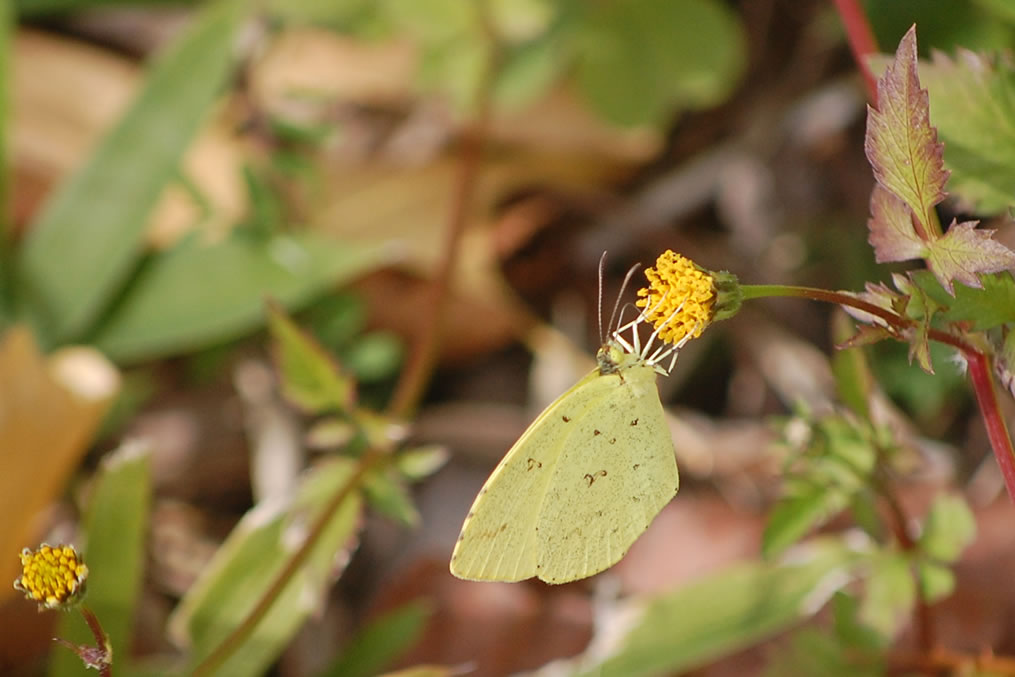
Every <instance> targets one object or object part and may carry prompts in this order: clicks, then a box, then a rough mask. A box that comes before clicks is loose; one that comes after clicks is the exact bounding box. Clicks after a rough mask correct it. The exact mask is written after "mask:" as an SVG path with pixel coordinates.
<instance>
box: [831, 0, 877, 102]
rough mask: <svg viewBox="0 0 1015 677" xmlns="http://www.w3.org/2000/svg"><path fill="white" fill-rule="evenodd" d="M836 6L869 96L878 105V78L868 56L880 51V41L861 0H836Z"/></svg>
mask: <svg viewBox="0 0 1015 677" xmlns="http://www.w3.org/2000/svg"><path fill="white" fill-rule="evenodd" d="M835 8H836V9H837V10H839V17H840V18H841V19H842V25H843V28H845V29H846V37H847V38H848V39H849V49H850V50H851V51H852V52H853V60H854V61H856V65H857V67H858V68H859V69H860V73H861V74H862V75H863V81H864V84H865V85H866V86H867V97H868V98H869V99H870V102H871V104H873V105H875V106H876V105H878V85H877V79H876V78H875V77H874V74H873V73H871V69H870V66H869V65H868V63H867V57H869V56H870V55H872V54H877V53H878V43H877V40H875V39H874V33H873V32H872V31H871V26H870V22H869V21H867V14H866V12H864V10H863V7H862V6H861V4H860V2H859V0H835Z"/></svg>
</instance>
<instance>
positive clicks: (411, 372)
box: [388, 3, 496, 418]
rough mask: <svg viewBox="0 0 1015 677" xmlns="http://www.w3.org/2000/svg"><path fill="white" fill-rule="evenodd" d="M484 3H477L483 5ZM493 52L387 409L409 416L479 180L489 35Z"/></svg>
mask: <svg viewBox="0 0 1015 677" xmlns="http://www.w3.org/2000/svg"><path fill="white" fill-rule="evenodd" d="M481 4H482V3H480V5H481ZM490 44H491V48H490V49H491V54H490V56H489V62H490V63H488V65H487V70H486V73H485V76H484V77H483V79H482V81H481V83H480V87H479V91H478V92H477V95H476V96H477V103H476V111H477V112H476V117H475V120H474V121H473V123H472V124H471V125H469V127H468V128H467V129H466V130H465V132H464V134H463V137H462V145H461V150H460V154H459V165H458V176H457V179H456V182H455V189H454V194H453V196H452V202H451V212H450V215H449V217H448V228H447V231H446V232H445V234H444V247H443V251H442V254H441V261H440V264H439V266H438V268H437V272H436V274H435V276H434V279H433V281H432V282H431V284H430V288H429V295H428V297H427V299H426V303H425V308H424V310H423V311H422V312H421V313H420V314H419V318H420V326H421V330H420V333H419V335H418V336H419V338H418V341H417V343H416V345H415V347H414V349H413V351H412V353H411V356H410V358H409V361H408V364H406V367H405V370H404V371H403V372H402V376H401V378H400V380H399V382H398V386H397V387H396V389H395V394H394V396H393V397H392V398H391V403H390V405H389V407H388V413H389V414H391V415H393V416H395V417H398V418H407V417H408V416H410V415H411V413H412V411H413V410H414V409H415V408H416V406H417V405H418V404H419V401H420V399H421V398H422V396H423V390H424V389H425V388H426V385H427V384H428V383H429V382H430V376H431V374H432V373H433V370H434V367H435V365H436V362H437V355H438V350H439V348H440V343H441V338H442V335H443V331H444V311H445V309H446V307H447V303H448V295H449V293H450V290H451V280H452V277H453V276H454V271H455V266H456V265H457V263H458V251H459V249H460V245H461V241H462V236H463V235H464V233H465V229H466V226H467V225H468V219H469V213H470V211H471V209H472V205H473V201H474V199H475V194H476V187H477V185H478V184H479V174H480V167H481V165H482V159H483V149H484V147H485V145H486V137H487V128H488V126H489V119H490V108H491V95H492V90H493V77H492V73H493V69H494V61H495V56H494V52H495V49H496V48H495V47H494V46H493V45H494V44H495V43H493V42H492V41H491V43H490Z"/></svg>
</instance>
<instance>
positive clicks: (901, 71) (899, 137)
mask: <svg viewBox="0 0 1015 677" xmlns="http://www.w3.org/2000/svg"><path fill="white" fill-rule="evenodd" d="M864 150H865V151H866V153H867V159H868V160H869V161H870V163H871V167H872V168H873V169H874V178H875V179H877V182H878V183H879V184H881V185H882V186H884V188H885V189H886V190H888V191H890V192H891V193H893V194H894V195H895V196H897V197H898V198H899V199H901V200H902V201H903V202H904V203H906V205H907V206H908V207H909V208H910V209H911V210H912V212H913V214H914V215H916V218H917V220H918V221H919V223H920V224H921V226H922V227H923V229H924V230H923V232H921V233H920V239H922V240H925V241H926V240H927V239H929V237H930V234H931V232H930V231H929V230H928V227H927V224H929V223H930V219H929V214H930V209H931V208H932V207H933V206H934V205H936V204H937V203H939V202H941V201H942V200H943V199H944V198H945V182H946V181H947V180H948V173H947V172H946V171H945V170H944V164H943V160H942V150H941V144H940V143H939V142H938V140H937V131H936V130H935V129H934V128H933V127H931V125H930V111H929V103H928V97H927V91H926V90H924V89H921V88H920V78H919V75H918V74H917V63H916V26H913V27H912V28H910V29H909V31H908V32H907V33H906V35H905V36H903V38H902V40H901V41H900V42H899V47H898V50H896V52H895V59H894V60H893V61H892V62H891V63H890V64H889V65H888V67H887V68H886V69H885V72H884V74H882V76H881V77H880V78H878V103H877V108H873V107H870V106H868V108H867V135H866V139H865V140H864Z"/></svg>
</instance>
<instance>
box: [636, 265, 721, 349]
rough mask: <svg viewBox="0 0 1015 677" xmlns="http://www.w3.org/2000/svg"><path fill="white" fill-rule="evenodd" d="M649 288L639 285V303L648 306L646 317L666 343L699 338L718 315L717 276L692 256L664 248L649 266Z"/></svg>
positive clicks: (647, 275)
mask: <svg viewBox="0 0 1015 677" xmlns="http://www.w3.org/2000/svg"><path fill="white" fill-rule="evenodd" d="M645 277H647V278H648V281H649V287H648V289H639V290H638V296H639V297H640V298H639V299H638V300H637V301H635V305H637V306H638V307H639V308H644V309H645V313H644V315H645V319H646V320H648V321H649V322H651V323H652V325H653V326H654V327H655V328H656V329H657V330H658V332H659V334H658V336H659V338H660V339H662V340H663V341H665V342H666V343H671V344H675V343H679V342H680V341H681V340H682V339H684V338H685V337H688V338H697V337H699V336H701V332H703V331H705V327H707V326H708V325H709V324H710V323H711V322H712V318H713V316H714V314H715V313H714V308H715V303H716V295H717V293H716V286H715V277H714V276H713V275H712V273H710V272H708V271H706V270H702V269H701V268H698V267H697V266H696V265H694V264H693V263H692V262H691V261H690V259H687V258H685V257H683V256H681V255H680V254H676V253H674V252H672V251H670V250H666V251H665V252H663V253H662V254H661V255H660V256H659V258H658V259H656V265H655V267H653V268H648V269H646V270H645Z"/></svg>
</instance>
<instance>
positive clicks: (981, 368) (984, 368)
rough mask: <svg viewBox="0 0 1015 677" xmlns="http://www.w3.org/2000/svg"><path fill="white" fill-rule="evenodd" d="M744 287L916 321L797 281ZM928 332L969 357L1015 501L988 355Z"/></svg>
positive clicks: (753, 294)
mask: <svg viewBox="0 0 1015 677" xmlns="http://www.w3.org/2000/svg"><path fill="white" fill-rule="evenodd" d="M741 289H742V290H743V292H744V299H745V300H747V299H751V298H761V297H766V296H793V297H797V298H806V299H813V300H816V301H825V302H827V303H835V304H837V305H841V306H849V307H851V308H856V309H857V310H862V311H864V312H865V313H868V314H870V315H875V316H877V317H880V318H881V319H883V320H884V321H885V322H886V323H888V324H889V325H891V326H892V327H893V328H895V329H896V330H898V331H903V330H906V329H911V328H912V327H914V326H915V324H916V323H915V322H914V321H913V320H910V319H909V318H906V317H901V316H900V315H897V314H895V313H893V312H892V311H890V310H887V309H885V308H880V307H878V306H875V305H874V304H872V303H869V302H867V301H863V300H861V299H858V298H856V297H855V296H853V295H851V294H847V293H846V292H838V291H829V290H827V289H815V288H813V287H796V286H793V285H742V287H741ZM927 336H928V337H929V338H930V339H931V340H932V341H937V342H938V343H944V344H947V345H950V346H952V347H953V348H956V349H958V350H959V351H961V352H962V354H963V356H964V357H965V358H966V363H967V364H968V365H969V377H970V380H971V381H972V384H973V392H974V393H975V394H976V402H977V404H978V405H979V407H980V414H981V415H982V416H983V422H984V425H985V426H986V428H987V438H988V439H989V440H990V446H991V448H992V449H993V451H994V457H995V458H996V459H997V465H998V467H1000V469H1001V474H1002V476H1003V477H1004V484H1005V488H1006V489H1007V490H1008V497H1009V498H1010V499H1011V500H1012V502H1015V446H1013V445H1012V440H1011V436H1010V435H1009V434H1008V428H1007V426H1006V425H1005V422H1004V417H1003V416H1002V414H1001V406H1000V403H999V402H998V401H997V394H996V393H995V391H994V378H993V376H992V374H991V370H990V361H989V360H988V358H987V355H985V354H984V353H983V352H982V351H981V350H979V349H978V348H976V347H975V346H974V345H972V344H971V343H969V342H968V341H966V340H964V339H962V338H960V337H958V336H954V335H952V334H949V333H948V332H944V331H941V330H940V329H931V330H930V331H928V332H927Z"/></svg>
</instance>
